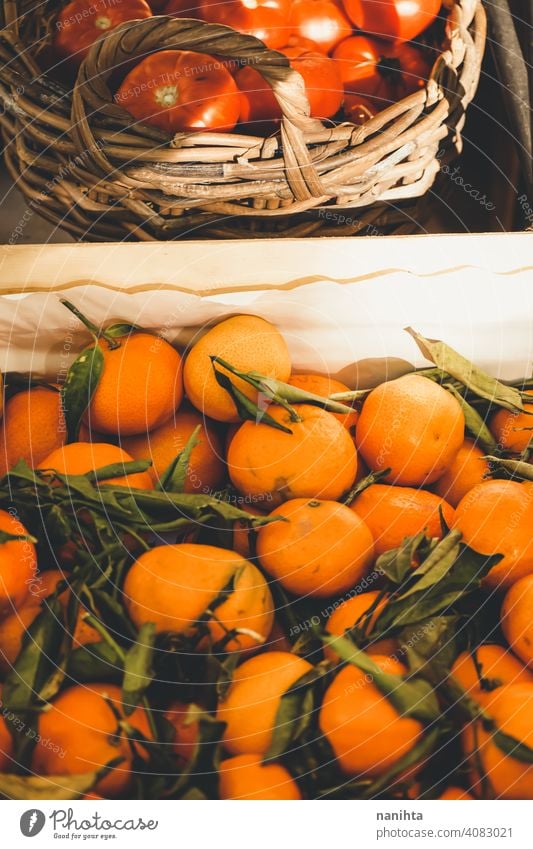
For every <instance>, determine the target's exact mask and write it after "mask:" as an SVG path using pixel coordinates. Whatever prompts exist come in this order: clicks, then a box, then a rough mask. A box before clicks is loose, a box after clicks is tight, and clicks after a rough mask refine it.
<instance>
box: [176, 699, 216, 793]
mask: <svg viewBox="0 0 533 849" xmlns="http://www.w3.org/2000/svg"><path fill="white" fill-rule="evenodd" d="M189 711H190V713H191V719H192V718H193V717H194V718H195V721H196V722H198V738H197V741H196V745H195V747H194V752H193V754H192V757H191V758H190V760H189V761H188V762H187V764H186V765H185V766H184V767H183V769H182V771H181V774H180V775H179V777H178V778H177V779H176V781H175V783H174V785H173V786H172V788H171V789H170V791H169V797H170V798H179V799H182V798H187V794H190V793H191V792H193V793H194V792H195V791H197V790H198V791H200V792H202V793H207V798H211V799H214V798H217V796H218V792H217V790H218V787H217V784H218V778H217V776H218V772H217V770H218V765H219V751H220V748H221V745H222V734H223V733H224V729H225V727H226V723H225V722H219V721H218V720H217V719H215V718H214V717H212V716H211V715H210V714H209V713H206V711H204V710H203V709H202V708H200V707H198V706H197V705H189ZM195 714H196V716H195ZM198 785H200V787H198ZM209 789H210V791H211V792H209ZM189 798H190V797H189Z"/></svg>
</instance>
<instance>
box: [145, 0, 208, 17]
mask: <svg viewBox="0 0 533 849" xmlns="http://www.w3.org/2000/svg"><path fill="white" fill-rule="evenodd" d="M148 2H149V3H150V6H151V7H152V9H153V10H154V14H162V15H171V16H172V17H173V18H201V15H200V9H199V8H198V6H199V4H198V3H197V2H196V3H195V0H148ZM156 6H158V7H159V9H156V8H155V7H156Z"/></svg>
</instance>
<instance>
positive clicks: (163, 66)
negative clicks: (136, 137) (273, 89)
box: [115, 50, 241, 133]
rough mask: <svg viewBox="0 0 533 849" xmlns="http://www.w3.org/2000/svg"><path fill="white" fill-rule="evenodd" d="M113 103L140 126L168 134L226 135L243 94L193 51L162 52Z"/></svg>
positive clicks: (217, 65) (218, 66) (139, 68)
mask: <svg viewBox="0 0 533 849" xmlns="http://www.w3.org/2000/svg"><path fill="white" fill-rule="evenodd" d="M115 101H116V103H118V104H119V105H120V106H122V107H123V108H124V109H126V110H127V111H128V112H129V113H130V115H133V117H134V118H136V119H137V120H138V121H141V122H142V123H143V124H150V125H151V126H153V127H159V129H160V130H165V131H166V132H168V133H177V132H190V133H194V132H202V131H204V130H207V131H208V130H216V131H218V132H227V131H229V130H232V129H233V127H234V126H235V124H236V123H237V121H238V120H239V113H240V108H241V94H240V92H239V90H238V88H237V86H236V84H235V80H234V79H233V77H232V76H231V74H230V73H229V72H228V71H227V70H226V69H225V68H224V67H223V64H222V63H221V62H220V61H219V60H218V59H216V58H214V57H213V56H208V55H207V54H205V53H194V52H193V51H191V50H161V51H160V52H159V53H153V54H152V55H151V56H148V57H147V58H146V59H143V60H142V62H139V64H138V65H136V66H135V68H133V70H132V71H130V72H129V74H128V75H127V77H126V79H125V80H124V82H123V83H122V85H121V86H120V88H119V90H118V91H117V93H116V95H115Z"/></svg>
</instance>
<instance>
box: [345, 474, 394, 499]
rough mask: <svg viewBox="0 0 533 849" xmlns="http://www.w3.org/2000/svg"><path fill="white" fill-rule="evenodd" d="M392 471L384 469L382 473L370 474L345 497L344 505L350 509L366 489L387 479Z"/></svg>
mask: <svg viewBox="0 0 533 849" xmlns="http://www.w3.org/2000/svg"><path fill="white" fill-rule="evenodd" d="M390 471H391V470H390V469H382V471H381V472H370V474H369V475H366V477H364V478H362V479H361V480H360V481H358V483H356V485H355V486H354V488H353V489H351V490H350V492H349V493H348V494H347V495H345V497H344V498H343V499H342V503H343V504H346V506H347V507H349V506H350V504H351V503H352V502H353V501H355V499H356V498H357V496H358V495H360V494H361V493H362V492H364V491H365V489H368V487H369V486H372V484H373V483H377V482H378V481H380V480H382V478H386V477H387V475H389V474H390Z"/></svg>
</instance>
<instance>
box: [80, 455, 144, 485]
mask: <svg viewBox="0 0 533 849" xmlns="http://www.w3.org/2000/svg"><path fill="white" fill-rule="evenodd" d="M151 465H152V461H151V460H127V461H126V462H124V463H110V464H109V465H108V466H102V467H101V468H99V469H93V470H92V471H90V472H86V473H85V475H82V476H81V477H82V478H85V479H86V480H88V481H89V482H90V483H100V482H103V483H105V482H106V481H108V480H110V479H111V478H121V477H124V476H125V475H136V474H139V473H140V472H145V471H146V470H147V469H149V468H150V466H151ZM64 478H65V480H66V481H67V483H70V479H69V477H68V476H66V475H65V476H64ZM109 486H112V487H115V486H116V484H109ZM131 488H132V487H130V489H131Z"/></svg>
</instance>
